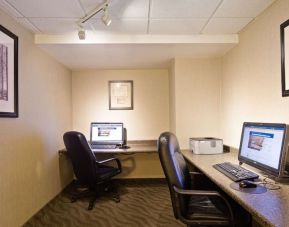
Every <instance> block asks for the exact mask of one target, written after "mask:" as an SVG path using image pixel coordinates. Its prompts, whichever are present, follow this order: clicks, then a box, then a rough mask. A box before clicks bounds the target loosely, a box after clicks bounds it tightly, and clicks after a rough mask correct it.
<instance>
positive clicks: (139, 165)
mask: <svg viewBox="0 0 289 227" xmlns="http://www.w3.org/2000/svg"><path fill="white" fill-rule="evenodd" d="M128 146H130V148H129V149H94V150H92V151H93V152H94V153H95V154H96V155H97V159H98V160H102V159H107V158H110V157H117V158H119V159H120V160H121V163H122V173H121V174H120V175H118V176H117V178H164V174H163V170H162V168H161V165H160V161H159V158H158V152H157V141H156V140H141V141H128ZM59 154H60V155H63V156H66V155H67V151H66V149H62V150H60V151H59Z"/></svg>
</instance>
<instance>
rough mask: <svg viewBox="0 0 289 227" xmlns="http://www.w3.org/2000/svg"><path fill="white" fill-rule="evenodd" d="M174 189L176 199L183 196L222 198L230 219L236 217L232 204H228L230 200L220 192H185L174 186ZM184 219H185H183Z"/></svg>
mask: <svg viewBox="0 0 289 227" xmlns="http://www.w3.org/2000/svg"><path fill="white" fill-rule="evenodd" d="M173 189H174V191H175V193H176V197H177V198H179V196H180V195H181V196H182V195H191V196H215V197H219V198H221V199H222V200H223V201H224V203H225V205H226V206H227V208H228V210H229V212H230V219H231V220H233V219H234V218H233V217H234V216H233V210H232V207H231V205H230V203H229V202H228V200H227V199H226V198H225V197H224V196H222V195H221V194H220V193H219V192H218V191H206V190H184V189H181V188H178V187H176V186H173ZM179 215H180V216H182V215H181V214H180V213H179ZM182 218H183V217H182Z"/></svg>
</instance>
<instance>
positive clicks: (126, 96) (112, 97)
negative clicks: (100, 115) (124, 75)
mask: <svg viewBox="0 0 289 227" xmlns="http://www.w3.org/2000/svg"><path fill="white" fill-rule="evenodd" d="M108 89H109V109H110V110H132V109H133V81H132V80H111V81H109V82H108Z"/></svg>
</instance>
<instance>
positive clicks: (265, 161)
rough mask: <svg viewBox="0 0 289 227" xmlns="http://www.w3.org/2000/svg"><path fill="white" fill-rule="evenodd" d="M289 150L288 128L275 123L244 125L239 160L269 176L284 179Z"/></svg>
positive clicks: (249, 123)
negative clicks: (288, 151) (288, 150)
mask: <svg viewBox="0 0 289 227" xmlns="http://www.w3.org/2000/svg"><path fill="white" fill-rule="evenodd" d="M287 149H288V126H287V125H286V124H275V123H253V122H245V123H244V124H243V129H242V136H241V141H240V149H239V155H238V159H239V161H240V162H241V163H246V164H249V165H251V166H254V167H256V168H258V169H260V170H262V171H264V172H265V173H267V174H270V175H273V176H276V177H280V178H282V177H284V176H285V175H286V172H285V165H286V156H287Z"/></svg>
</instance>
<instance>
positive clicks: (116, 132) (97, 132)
mask: <svg viewBox="0 0 289 227" xmlns="http://www.w3.org/2000/svg"><path fill="white" fill-rule="evenodd" d="M123 140H124V138H123V123H120V122H119V123H113V122H92V123H91V128H90V143H91V144H116V145H122V144H123Z"/></svg>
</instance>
